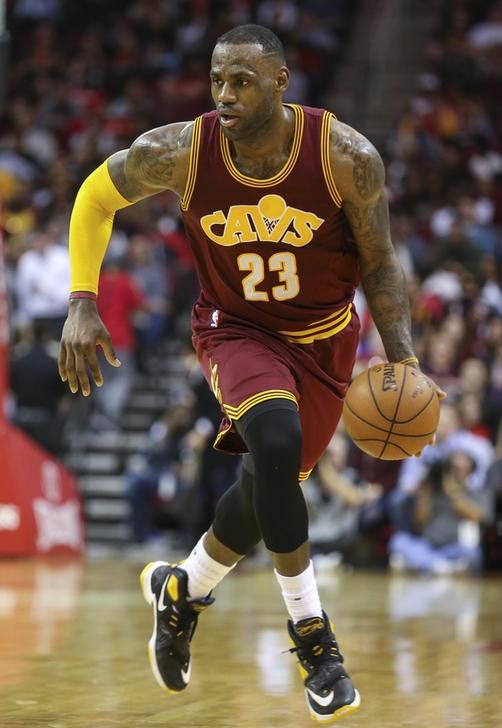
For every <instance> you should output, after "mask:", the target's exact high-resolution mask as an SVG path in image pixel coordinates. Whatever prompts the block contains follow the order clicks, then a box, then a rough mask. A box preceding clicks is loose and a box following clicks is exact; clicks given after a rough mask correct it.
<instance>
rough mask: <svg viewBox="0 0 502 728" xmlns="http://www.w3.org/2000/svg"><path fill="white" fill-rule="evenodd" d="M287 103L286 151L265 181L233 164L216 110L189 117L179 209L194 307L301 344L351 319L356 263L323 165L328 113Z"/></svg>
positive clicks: (333, 331) (330, 178)
mask: <svg viewBox="0 0 502 728" xmlns="http://www.w3.org/2000/svg"><path fill="white" fill-rule="evenodd" d="M290 108H291V109H292V110H293V112H294V115H295V132H294V138H293V143H292V146H291V151H290V155H289V158H288V160H287V162H286V164H285V165H284V167H283V168H282V169H281V170H280V171H279V172H278V173H277V174H275V175H274V176H273V177H271V178H269V179H254V178H252V177H248V176H246V175H244V174H242V173H241V172H240V171H239V170H238V169H237V167H236V166H235V165H234V163H233V161H232V157H231V153H230V146H229V142H228V140H227V138H226V137H225V136H224V134H223V132H222V130H221V128H220V125H219V122H218V117H217V114H216V112H215V111H212V112H209V113H207V114H203V115H202V116H201V117H198V118H197V119H196V121H195V125H194V133H193V143H192V150H191V155H190V165H189V173H188V180H187V186H186V190H185V194H184V196H183V199H182V201H181V209H182V212H183V220H184V223H185V227H186V230H187V234H188V237H189V239H190V243H191V246H192V250H193V254H194V257H195V263H196V267H197V273H198V277H199V281H200V284H201V296H200V299H199V303H200V304H202V305H203V306H210V307H211V308H213V309H217V310H218V309H219V310H221V311H223V312H227V313H229V314H232V315H233V316H237V317H238V318H240V319H243V320H244V321H247V322H249V323H250V324H251V325H254V326H256V327H259V328H261V329H266V330H268V331H273V332H275V333H278V334H280V335H282V336H284V337H285V338H286V339H287V340H289V341H291V342H295V343H299V344H309V343H311V342H312V341H314V340H317V339H325V338H328V337H331V336H333V335H334V334H336V333H338V332H339V331H341V330H342V329H343V328H345V327H346V326H347V325H348V323H349V322H350V319H351V316H352V306H351V301H352V298H353V295H354V290H355V288H356V286H357V284H358V281H359V268H358V261H357V251H356V247H355V244H354V242H353V240H352V237H351V235H350V231H349V228H348V225H347V222H346V219H345V216H344V214H343V211H342V209H341V204H342V200H341V197H340V194H339V192H338V190H337V187H336V180H334V179H333V176H332V173H331V168H330V165H329V127H330V121H331V119H332V118H333V116H332V114H330V113H329V112H327V111H324V110H322V109H313V108H309V107H304V106H297V105H290Z"/></svg>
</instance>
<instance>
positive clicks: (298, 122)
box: [220, 104, 305, 187]
mask: <svg viewBox="0 0 502 728" xmlns="http://www.w3.org/2000/svg"><path fill="white" fill-rule="evenodd" d="M284 105H285V106H289V107H290V109H292V110H293V112H294V115H295V131H294V134H293V144H292V146H291V152H290V153H289V157H288V161H287V162H286V164H285V165H284V167H283V168H282V169H281V170H280V171H279V172H277V174H275V175H274V176H273V177H268V178H267V179H256V178H255V177H248V176H247V175H245V174H242V172H239V170H238V169H237V167H236V166H235V164H234V161H233V159H232V154H231V152H230V144H229V141H228V139H227V137H226V136H225V135H224V133H223V130H222V129H220V145H221V154H222V157H223V161H224V162H225V167H226V168H227V170H228V171H229V172H230V174H231V175H232V177H233V178H234V179H236V180H237V182H241V183H242V184H245V185H248V187H275V185H278V184H279V183H280V182H283V181H284V180H285V179H286V177H287V176H288V175H289V173H290V172H291V170H292V169H293V167H294V166H295V164H296V161H297V159H298V155H299V154H300V147H301V143H302V139H303V127H304V125H305V118H304V113H303V109H302V108H301V106H298V105H297V104H284Z"/></svg>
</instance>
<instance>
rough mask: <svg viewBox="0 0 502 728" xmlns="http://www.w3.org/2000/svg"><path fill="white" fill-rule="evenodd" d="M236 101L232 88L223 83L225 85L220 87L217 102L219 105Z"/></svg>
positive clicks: (226, 82)
mask: <svg viewBox="0 0 502 728" xmlns="http://www.w3.org/2000/svg"><path fill="white" fill-rule="evenodd" d="M236 99H237V97H236V95H235V91H234V90H233V88H232V86H231V85H230V84H229V83H228V81H225V83H224V84H223V85H222V86H220V91H219V93H218V101H219V102H220V104H232V103H233V102H234V101H236Z"/></svg>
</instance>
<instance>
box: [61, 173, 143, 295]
mask: <svg viewBox="0 0 502 728" xmlns="http://www.w3.org/2000/svg"><path fill="white" fill-rule="evenodd" d="M132 204H133V203H132V202H130V200H126V198H125V197H122V195H121V194H120V192H119V191H118V190H117V188H116V187H115V185H114V184H113V182H112V179H111V177H110V173H109V172H108V164H107V163H106V162H103V164H101V165H100V166H99V167H98V168H97V169H95V170H94V172H92V174H90V175H89V177H87V179H86V180H85V181H84V182H83V184H82V186H81V188H80V190H79V191H78V194H77V197H76V199H75V205H74V207H73V212H72V214H71V219H70V270H71V286H70V290H71V291H92V293H97V292H98V280H99V271H100V270H101V264H102V262H103V258H104V256H105V253H106V248H107V247H108V242H109V240H110V236H111V234H112V227H113V218H114V217H115V212H116V211H117V210H120V209H122V208H123V207H127V206H128V205H132Z"/></svg>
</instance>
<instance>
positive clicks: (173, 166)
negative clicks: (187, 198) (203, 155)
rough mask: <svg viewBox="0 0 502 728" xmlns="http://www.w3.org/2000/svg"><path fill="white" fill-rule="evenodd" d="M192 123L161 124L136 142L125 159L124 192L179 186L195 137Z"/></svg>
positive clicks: (150, 191) (136, 194) (138, 193)
mask: <svg viewBox="0 0 502 728" xmlns="http://www.w3.org/2000/svg"><path fill="white" fill-rule="evenodd" d="M192 127H193V125H192V124H186V125H185V126H182V127H181V129H180V125H178V124H176V125H172V126H170V127H160V128H159V129H153V130H152V131H149V132H147V133H146V134H143V135H142V136H140V137H139V138H138V139H136V141H135V142H134V143H133V145H132V146H131V148H130V149H129V152H128V154H127V160H126V163H125V170H124V177H125V194H126V196H127V192H129V193H130V194H131V195H133V196H134V197H136V198H138V197H143V196H146V195H151V194H153V193H155V192H160V191H161V190H165V189H174V191H177V190H176V186H177V185H176V182H177V177H178V176H181V177H182V176H183V175H182V174H181V175H180V171H182V170H181V168H182V167H183V164H184V160H185V158H188V155H187V151H189V150H190V145H191V141H192Z"/></svg>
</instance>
